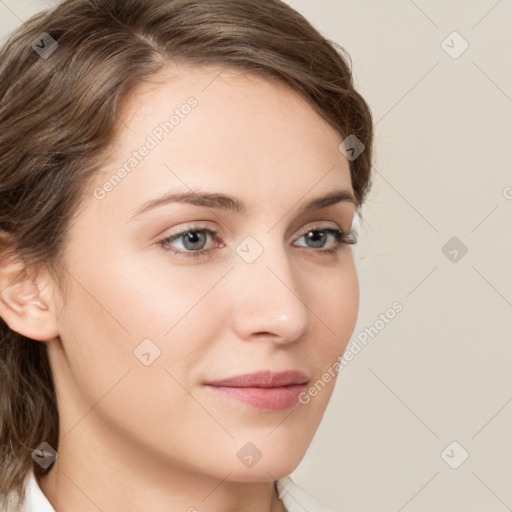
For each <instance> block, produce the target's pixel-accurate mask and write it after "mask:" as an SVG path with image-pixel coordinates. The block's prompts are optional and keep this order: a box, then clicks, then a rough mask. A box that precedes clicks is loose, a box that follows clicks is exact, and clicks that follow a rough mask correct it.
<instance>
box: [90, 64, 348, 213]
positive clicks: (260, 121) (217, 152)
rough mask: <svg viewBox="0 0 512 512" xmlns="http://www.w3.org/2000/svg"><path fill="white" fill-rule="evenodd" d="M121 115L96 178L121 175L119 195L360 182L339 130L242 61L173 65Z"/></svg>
mask: <svg viewBox="0 0 512 512" xmlns="http://www.w3.org/2000/svg"><path fill="white" fill-rule="evenodd" d="M118 119H119V124H118V126H119V131H118V135H117V139H116V141H115V142H114V144H113V146H112V148H111V151H110V153H109V157H108V160H106V161H105V165H104V167H103V169H102V171H101V172H100V173H99V175H98V179H97V181H96V186H98V185H99V186H102V185H103V184H105V183H106V182H107V181H109V180H110V181H112V183H114V186H113V188H114V190H112V191H110V192H109V193H108V196H109V201H110V202H111V203H112V201H115V200H116V199H117V200H121V199H122V198H124V199H126V198H131V199H132V200H133V201H135V200H137V199H139V198H144V197H149V196H151V195H154V193H157V192H166V191H169V190H172V189H179V190H186V189H190V188H197V187H201V188H205V189H209V190H219V189H222V191H223V192H226V193H229V194H232V195H242V196H243V195H245V196H246V197H251V196H253V198H254V200H265V199H266V200H268V198H269V194H277V195H280V196H283V195H286V194H287V193H289V192H287V191H292V192H293V194H294V196H295V197H296V199H299V197H300V196H301V195H303V194H305V193H306V192H307V191H308V190H309V189H311V188H312V187H315V186H317V184H318V186H319V187H320V188H321V190H317V191H323V190H329V189H331V188H333V187H334V186H336V187H337V188H339V187H341V186H345V188H348V189H351V180H350V171H349V166H348V162H347V160H346V158H345V157H344V156H343V155H342V153H341V152H340V151H339V149H338V146H339V144H340V142H341V136H340V135H339V133H338V132H337V131H336V130H334V129H333V128H332V127H331V126H330V125H329V124H328V123H327V122H326V121H325V120H324V119H323V118H322V117H321V116H320V115H319V114H318V113H317V112H316V111H315V110H314V109H313V107H312V106H311V105H310V104H309V103H308V102H307V101H306V100H305V99H303V98H302V97H301V96H300V95H299V94H298V93H297V92H295V91H293V90H291V89H290V88H289V87H287V86H286V85H285V84H282V83H280V82H274V81H271V80H269V79H267V78H265V77H261V76H257V75H253V74H248V73H247V72H245V71H242V70H233V69H223V68H219V67H215V66H208V67H193V66H182V67H172V68H171V67H168V68H165V69H164V70H162V71H161V72H160V73H158V74H157V75H155V76H153V77H151V78H150V79H148V80H147V81H146V82H144V83H141V84H140V85H139V86H138V87H137V88H136V89H135V90H134V91H133V92H132V94H131V95H130V96H129V98H127V100H126V102H125V104H124V106H123V108H122V109H121V111H120V113H119V116H118ZM144 147H146V148H149V150H145V149H144ZM141 153H144V155H142V156H141ZM122 168H124V170H125V172H121V173H119V172H118V171H119V170H120V169H122ZM116 174H121V175H122V178H121V180H119V179H118V178H119V176H118V177H117V178H116V176H115V175H116ZM111 178H114V180H112V179H111ZM320 182H322V183H320ZM330 184H331V185H332V186H329V185H330ZM115 198H116V199H115Z"/></svg>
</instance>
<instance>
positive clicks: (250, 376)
mask: <svg viewBox="0 0 512 512" xmlns="http://www.w3.org/2000/svg"><path fill="white" fill-rule="evenodd" d="M308 380H309V379H308V377H307V376H306V375H305V374H304V373H302V372H300V371H297V370H286V371H283V372H272V371H270V370H263V371H259V372H255V373H247V374H245V375H237V376H235V377H228V378H227V379H221V380H214V381H209V382H206V383H205V384H208V385H210V386H229V387H240V388H247V387H259V388H278V387H282V386H291V385H293V384H305V383H306V382H308Z"/></svg>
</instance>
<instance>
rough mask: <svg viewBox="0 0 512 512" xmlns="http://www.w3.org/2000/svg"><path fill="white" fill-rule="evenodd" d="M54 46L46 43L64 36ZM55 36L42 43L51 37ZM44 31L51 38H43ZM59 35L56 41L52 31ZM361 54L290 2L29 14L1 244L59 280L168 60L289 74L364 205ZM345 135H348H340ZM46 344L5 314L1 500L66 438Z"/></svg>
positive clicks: (3, 60)
mask: <svg viewBox="0 0 512 512" xmlns="http://www.w3.org/2000/svg"><path fill="white" fill-rule="evenodd" d="M44 33H47V34H48V35H49V36H50V37H51V38H52V39H53V41H55V42H56V48H53V49H54V51H53V53H51V55H43V54H41V52H38V51H37V49H38V48H39V49H42V48H43V47H44V48H45V51H47V50H50V49H51V48H52V47H51V45H50V46H49V45H48V43H51V42H52V39H49V38H48V36H44V35H43V34H44ZM42 39H43V40H44V41H45V42H46V44H42V43H41V40H42ZM36 43H39V45H37V44H36ZM52 44H54V45H55V43H52ZM345 57H348V54H346V52H345V50H344V49H343V48H342V47H340V46H339V45H337V44H336V43H334V42H332V41H329V40H328V39H325V38H324V37H323V36H322V35H321V34H320V33H319V32H318V31H317V30H315V29H314V28H313V27H312V26H311V25H310V23H309V22H308V21H307V20H306V19H305V18H304V17H303V16H301V15H300V14H299V13H297V12H296V11H295V10H293V9H292V8H291V7H289V6H288V5H286V4H285V3H283V2H281V1H280V0H264V1H263V0H260V1H255V0H208V1H204V0H109V1H105V2H104V5H101V3H100V2H98V1H94V0H65V1H62V2H61V3H60V4H58V5H57V6H56V7H54V8H53V9H48V10H46V11H43V12H40V13H38V14H36V15H35V16H33V17H32V18H30V19H29V20H28V21H26V22H25V23H23V25H21V27H19V28H18V29H17V30H15V31H14V32H13V33H12V34H11V35H10V37H9V38H8V39H7V40H6V42H5V43H4V45H3V47H2V48H1V49H0V127H1V129H0V234H2V232H3V234H5V235H6V236H5V237H4V238H2V237H0V256H1V257H2V259H4V261H7V259H8V258H11V257H14V256H16V257H18V258H19V259H20V261H22V262H23V265H24V266H25V268H28V267H31V266H32V265H34V266H35V267H36V268H37V267H38V266H39V265H45V266H46V267H47V268H48V270H49V271H50V272H51V273H52V275H53V276H54V278H55V279H56V280H57V282H59V284H61V285H63V284H64V279H62V278H63V277H64V276H65V273H64V272H63V268H61V266H60V265H59V257H60V256H61V255H62V251H63V248H64V247H65V243H66V238H67V229H68V228H69V225H70V219H72V216H73V215H74V214H76V212H77V211H78V209H79V206H80V204H81V203H80V201H81V199H83V197H84V194H83V191H84V190H85V189H86V188H85V187H87V186H88V185H89V183H90V180H91V179H92V178H93V177H94V174H95V172H96V171H97V170H99V169H100V168H101V162H102V155H103V152H104V151H105V150H107V149H108V147H109V146H110V145H111V144H112V143H113V142H114V140H115V134H116V127H117V126H118V124H119V123H118V118H117V114H118V113H119V111H120V108H121V107H122V105H123V102H124V101H125V100H126V98H127V97H128V95H129V93H130V91H132V90H133V89H134V88H135V86H137V85H138V84H140V83H141V82H142V81H144V80H147V79H149V78H150V77H151V76H153V75H154V74H155V73H157V72H158V71H159V70H161V69H162V68H163V67H164V66H165V65H166V64H169V63H172V62H175V63H185V64H192V65H195V64H197V65H215V64H217V65H221V66H223V67H228V66H229V67H232V68H237V69H242V70H246V71H248V72H252V73H255V74H257V75H261V76H264V77H266V78H268V79H270V80H278V81H280V82H281V83H285V84H287V85H288V86H290V87H291V88H293V89H294V90H295V91H297V92H298V93H300V94H301V95H302V96H303V97H304V98H306V99H307V100H308V102H309V104H310V105H311V106H312V107H313V108H314V109H315V110H316V111H317V112H318V113H319V114H320V115H321V116H322V117H323V118H324V119H325V120H327V121H328V122H329V123H330V124H331V125H332V126H333V127H334V128H335V129H336V130H337V131H338V132H339V133H340V135H341V136H342V137H347V136H349V135H355V136H356V137H357V138H358V139H359V140H360V141H361V142H362V143H363V144H364V147H365V150H364V151H363V153H362V154H360V155H359V156H358V157H357V158H356V159H349V160H351V161H350V171H351V178H352V186H353V189H354V193H355V196H356V199H357V201H358V207H360V206H361V205H362V203H363V201H364V199H365V197H366V194H367V192H368V191H369V189H370V185H371V172H370V171H371V158H372V139H373V123H372V115H371V112H370V109H369V107H368V105H367V104H366V103H365V101H364V99H363V98H362V97H361V95H360V94H359V93H358V92H357V91H356V90H355V89H354V85H353V79H352V73H351V69H350V66H349V64H348V63H347V59H346V58H345ZM340 141H341V140H340ZM46 348H47V347H46V344H45V343H44V342H41V341H36V340H32V339H29V338H26V337H24V336H23V335H21V334H19V333H17V332H14V331H13V330H11V329H10V328H9V327H8V326H7V324H6V323H5V321H4V320H3V319H2V318H0V467H1V471H0V499H1V500H2V501H1V502H0V504H1V505H3V506H5V505H6V503H7V501H6V498H7V496H8V495H9V494H10V493H16V494H18V495H19V497H20V500H24V499H25V493H24V488H23V484H24V481H25V478H26V476H27V474H28V472H29V471H30V470H31V469H33V470H34V473H35V475H36V476H37V475H41V474H44V473H45V472H47V471H49V469H50V468H51V466H50V468H48V469H47V470H44V469H43V468H41V467H40V466H39V465H38V464H36V463H35V462H34V460H33V459H32V451H33V450H34V449H35V448H36V447H38V446H39V445H40V444H41V443H42V442H43V441H46V442H47V443H49V444H50V445H51V446H52V447H53V448H54V449H55V450H58V440H59V416H58V410H57V402H56V396H55V389H54V382H53V378H52V371H51V367H50V364H49V361H48V357H47V352H46Z"/></svg>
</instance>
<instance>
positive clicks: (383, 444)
mask: <svg viewBox="0 0 512 512" xmlns="http://www.w3.org/2000/svg"><path fill="white" fill-rule="evenodd" d="M288 3H291V5H292V6H293V7H294V8H296V9H297V10H298V11H300V12H301V13H302V14H304V15H305V16H306V18H308V19H309V20H310V21H311V22H312V23H313V24H314V25H315V26H316V27H317V28H318V29H319V30H320V31H321V32H322V33H323V34H324V35H325V36H327V37H328V38H330V39H332V40H335V41H337V42H338V43H339V44H341V45H342V46H344V47H345V48H346V49H347V50H348V51H349V53H350V55H351V57H352V61H353V69H354V73H355V77H356V84H357V86H358V88H359V90H360V91H361V93H362V94H363V96H365V98H366V99H367V101H368V102H369V104H370V106H371V108H372V110H373V112H374V115H375V124H376V155H375V178H374V185H373V190H372V193H371V195H370V197H369V200H368V203H367V205H366V208H365V210H364V218H365V220H364V224H363V225H362V228H361V235H360V243H359V244H358V246H356V248H355V250H356V255H357V261H358V268H359V275H360V283H361V307H360V315H359V319H358V323H357V326H356V329H355V332H354V336H353V339H355V338H356V336H357V335H358V334H359V333H361V332H364V330H365V328H369V327H371V326H374V324H375V323H376V321H377V320H379V315H380V314H383V313H385V311H386V310H387V309H388V308H390V307H391V305H392V304H393V303H394V302H395V301H398V302H400V303H401V304H402V306H403V311H402V312H400V313H399V314H397V315H396V316H395V318H394V319H393V320H391V321H390V322H389V323H387V324H385V327H384V328H378V327H377V329H376V330H377V331H378V332H377V334H376V335H375V334H374V337H373V338H372V337H369V338H368V339H369V341H368V344H367V346H366V347H365V348H364V349H363V350H361V351H360V352H359V353H358V354H357V355H355V356H354V358H353V360H352V361H351V362H350V363H349V364H348V365H347V366H346V367H345V368H344V369H343V370H342V372H341V374H340V379H339V381H338V383H337V385H336V390H335V392H334V395H333V398H332V401H331V403H330V405H329V407H328V409H327V412H326V415H325V417H324V420H323V421H322V424H321V426H320V429H319V431H318V433H317V435H316V437H315V439H314V441H313V443H312V445H311V447H310V449H309V451H308V453H307V455H306V457H305V459H304V460H303V462H302V463H301V464H300V466H299V467H298V468H297V470H296V471H295V472H294V473H293V474H292V476H293V477H294V479H295V480H296V481H297V482H298V483H299V484H301V485H303V486H304V487H306V488H307V489H308V490H309V491H310V492H311V493H313V494H314V495H316V496H317V497H318V498H319V499H320V500H321V501H323V502H325V504H326V505H329V506H331V507H332V508H335V509H337V510H339V511H340V512H344V511H349V510H350V511H358V512H362V511H379V512H386V511H390V512H400V511H402V510H403V511H406V512H413V511H417V512H420V511H436V512H445V511H446V512H455V511H464V512H473V511H474V512H477V511H478V512H481V511H483V510H485V511H486V512H501V511H506V510H512V485H511V480H512V441H511V439H510V434H511V426H512V403H511V402H512V379H510V373H511V372H510V368H511V363H512V349H511V341H512V321H511V318H512V271H511V261H512V167H511V159H510V156H509V155H510V147H511V145H512V144H511V143H512V122H511V121H512V66H511V62H512V61H511V49H512V31H511V30H510V21H511V20H512V1H511V0H501V1H496V0H485V1H484V0H481V1H471V2H469V1H463V0H457V1H453V0H452V1H451V2H442V1H440V0H432V1H428V2H427V1H425V0H423V1H420V0H416V1H415V2H413V1H412V0H409V1H406V0H401V1H394V2H390V1H387V2H384V1H378V0H350V1H348V0H347V1H339V0H315V1H312V0H292V2H288ZM52 4H53V2H51V1H47V2H36V1H33V0H4V1H0V19H1V23H0V36H1V37H2V39H3V38H4V37H5V35H6V34H7V33H8V32H9V31H10V30H12V29H14V28H15V27H16V26H18V25H19V24H20V23H21V22H22V21H23V20H25V19H27V17H28V16H30V15H31V14H33V13H35V12H36V11H37V10H39V9H41V8H44V7H45V6H48V5H52ZM454 31H456V32H458V33H459V34H460V35H457V34H455V35H453V34H452V33H453V32H454ZM462 38H463V39H462ZM445 40H446V41H445ZM464 40H465V41H466V42H467V43H468V44H469V47H468V48H467V50H466V51H464V52H463V53H462V54H460V55H459V53H460V51H461V50H462V49H463V45H464ZM443 41H445V43H443ZM447 52H448V53H447ZM449 53H451V54H452V56H450V55H449ZM453 57H456V58H453ZM507 187H510V188H507ZM507 197H508V199H507ZM452 237H456V238H457V239H458V241H456V243H457V244H459V246H460V244H461V243H462V244H464V245H465V246H466V247H467V249H468V251H467V253H466V254H465V255H462V252H461V251H460V247H459V248H457V247H456V246H454V247H449V248H448V249H447V250H445V251H444V252H446V253H447V255H445V253H444V252H443V250H442V248H443V247H444V246H445V244H446V243H447V242H448V241H449V240H450V239H452ZM454 249H455V250H456V251H457V253H456V254H455V253H454V252H453V250H454ZM450 251H452V252H451V254H450ZM454 257H457V261H455V262H454V261H452V259H453V258H454ZM377 325H380V324H377ZM373 332H374V333H375V330H374V331H373ZM453 441H456V442H457V443H458V444H457V445H452V446H451V447H450V448H449V449H448V450H447V451H446V452H445V456H444V458H443V457H442V456H441V454H442V452H443V451H444V449H445V448H446V447H447V446H448V445H449V444H450V443H452V442H453ZM463 450H465V451H467V452H468V454H469V457H468V459H467V460H466V461H465V462H464V463H463V464H462V465H460V466H459V467H458V468H457V469H452V467H450V466H449V465H448V463H447V462H446V461H448V462H450V463H451V464H452V465H453V466H456V465H457V464H458V463H460V461H461V457H462V455H463V454H464V452H463ZM305 512H307V511H305Z"/></svg>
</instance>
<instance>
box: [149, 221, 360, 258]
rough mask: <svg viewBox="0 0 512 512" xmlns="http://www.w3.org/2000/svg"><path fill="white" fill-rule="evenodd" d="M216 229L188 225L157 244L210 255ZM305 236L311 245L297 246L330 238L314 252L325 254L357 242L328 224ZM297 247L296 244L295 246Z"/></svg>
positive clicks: (184, 254)
mask: <svg viewBox="0 0 512 512" xmlns="http://www.w3.org/2000/svg"><path fill="white" fill-rule="evenodd" d="M216 236H217V231H215V230H213V229H210V228H209V227H206V226H190V227H189V228H187V229H185V230H183V231H180V232H179V233H176V234H173V235H171V236H168V237H166V238H164V239H163V240H160V241H159V242H158V244H159V245H160V246H162V247H163V248H164V250H166V251H170V252H172V253H173V254H175V255H177V256H179V257H187V258H197V257H205V258H211V257H212V254H211V253H212V252H213V250H212V249H205V246H206V245H207V241H208V238H209V237H211V238H212V239H213V240H215V238H216ZM303 237H306V240H307V241H308V242H309V243H311V245H306V246H303V245H300V246H298V247H308V248H311V249H313V250H315V249H321V248H323V247H324V246H325V245H326V241H327V240H328V239H329V238H331V239H333V241H334V243H333V246H332V247H331V248H330V249H323V250H315V251H314V252H318V253H324V254H326V255H335V254H337V253H338V252H339V251H340V249H341V247H342V246H343V245H345V244H355V243H357V238H356V236H355V233H351V234H349V235H347V234H346V233H345V232H343V231H341V230H340V229H337V228H333V227H330V226H313V227H309V229H308V230H307V231H303V233H302V235H300V236H299V238H298V239H301V238H303ZM177 242H180V243H181V244H182V248H181V249H178V250H177V249H173V248H169V247H176V245H177ZM296 247H297V246H296Z"/></svg>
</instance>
